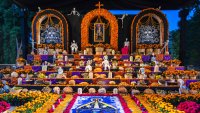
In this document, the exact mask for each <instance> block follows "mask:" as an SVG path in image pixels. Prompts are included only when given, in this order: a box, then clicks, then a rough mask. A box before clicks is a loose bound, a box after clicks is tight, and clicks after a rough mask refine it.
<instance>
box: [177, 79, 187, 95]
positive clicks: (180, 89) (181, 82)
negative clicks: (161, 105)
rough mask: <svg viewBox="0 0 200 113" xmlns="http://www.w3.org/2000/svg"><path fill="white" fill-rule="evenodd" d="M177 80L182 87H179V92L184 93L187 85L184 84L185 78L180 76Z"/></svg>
mask: <svg viewBox="0 0 200 113" xmlns="http://www.w3.org/2000/svg"><path fill="white" fill-rule="evenodd" d="M177 81H178V83H179V86H180V87H179V94H181V93H182V90H184V89H186V88H185V86H184V80H183V79H181V78H180V79H178V80H177Z"/></svg>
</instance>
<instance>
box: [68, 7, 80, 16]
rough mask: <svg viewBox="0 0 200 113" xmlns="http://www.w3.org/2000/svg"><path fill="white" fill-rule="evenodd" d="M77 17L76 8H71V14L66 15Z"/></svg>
mask: <svg viewBox="0 0 200 113" xmlns="http://www.w3.org/2000/svg"><path fill="white" fill-rule="evenodd" d="M72 14H73V15H77V16H80V13H79V12H78V11H76V8H73V10H72V11H71V13H70V14H68V15H72Z"/></svg>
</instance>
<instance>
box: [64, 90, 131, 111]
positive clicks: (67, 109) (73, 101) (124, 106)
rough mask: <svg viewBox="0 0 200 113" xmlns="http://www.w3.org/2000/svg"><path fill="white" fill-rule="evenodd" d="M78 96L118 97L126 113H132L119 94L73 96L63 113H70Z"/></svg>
mask: <svg viewBox="0 0 200 113" xmlns="http://www.w3.org/2000/svg"><path fill="white" fill-rule="evenodd" d="M78 96H116V97H118V99H119V101H120V103H121V105H122V107H123V109H124V112H125V113H132V112H131V111H130V109H129V108H128V106H127V103H126V101H125V100H124V98H123V97H122V96H120V95H118V94H75V95H74V96H73V99H72V100H71V101H70V103H69V104H68V106H67V107H66V109H65V110H64V112H63V113H70V110H71V108H72V107H73V105H74V103H75V101H76V99H77V97H78Z"/></svg>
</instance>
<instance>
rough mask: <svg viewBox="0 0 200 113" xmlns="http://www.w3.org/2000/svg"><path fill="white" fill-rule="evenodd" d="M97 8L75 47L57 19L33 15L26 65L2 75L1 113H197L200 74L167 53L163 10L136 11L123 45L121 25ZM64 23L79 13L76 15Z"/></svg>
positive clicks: (51, 14)
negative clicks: (30, 41) (119, 32)
mask: <svg viewBox="0 0 200 113" xmlns="http://www.w3.org/2000/svg"><path fill="white" fill-rule="evenodd" d="M95 6H96V9H94V10H91V11H89V12H88V13H86V14H85V15H84V17H83V19H82V21H81V26H80V29H81V37H80V39H79V40H75V39H71V38H70V37H69V34H70V27H69V22H68V19H67V18H66V16H64V15H63V14H62V13H61V12H59V11H58V10H55V9H44V10H40V11H38V12H37V14H36V15H35V16H34V18H33V21H32V43H31V51H30V53H29V54H28V55H27V58H26V59H24V58H22V57H18V58H17V59H16V69H10V68H5V69H2V70H0V73H1V81H0V112H5V113H7V112H9V111H12V112H13V113H62V112H63V113H109V112H115V113H148V112H149V113H198V112H199V111H200V94H199V91H200V90H199V89H200V87H199V83H200V82H199V72H198V71H195V70H187V69H186V68H185V67H184V66H181V61H180V60H178V59H173V57H172V56H171V55H170V54H169V52H168V42H169V40H168V22H167V19H166V17H165V15H164V14H163V13H162V11H161V10H160V9H154V8H147V9H144V10H142V11H141V12H140V13H139V14H137V15H136V16H135V17H134V18H133V20H132V23H130V25H131V26H130V31H127V32H130V37H128V38H126V37H124V38H123V42H122V39H119V34H118V31H119V29H122V28H123V24H122V23H121V24H122V27H119V25H118V24H119V19H118V18H116V16H115V15H113V14H112V13H110V12H109V11H108V10H107V9H104V8H103V4H101V3H100V2H99V3H98V4H96V5H95ZM68 16H77V17H79V16H80V13H79V12H78V11H77V10H76V8H74V9H73V10H72V11H71V13H70V14H68ZM121 19H123V18H121ZM122 22H123V21H122ZM120 38H121V37H120ZM11 108H12V109H11Z"/></svg>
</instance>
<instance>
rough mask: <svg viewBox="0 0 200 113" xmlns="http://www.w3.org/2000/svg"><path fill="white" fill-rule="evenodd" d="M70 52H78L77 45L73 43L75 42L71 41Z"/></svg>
mask: <svg viewBox="0 0 200 113" xmlns="http://www.w3.org/2000/svg"><path fill="white" fill-rule="evenodd" d="M70 47H71V52H72V53H77V52H78V45H77V43H76V42H75V40H73V42H72V43H71V46H70Z"/></svg>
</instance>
